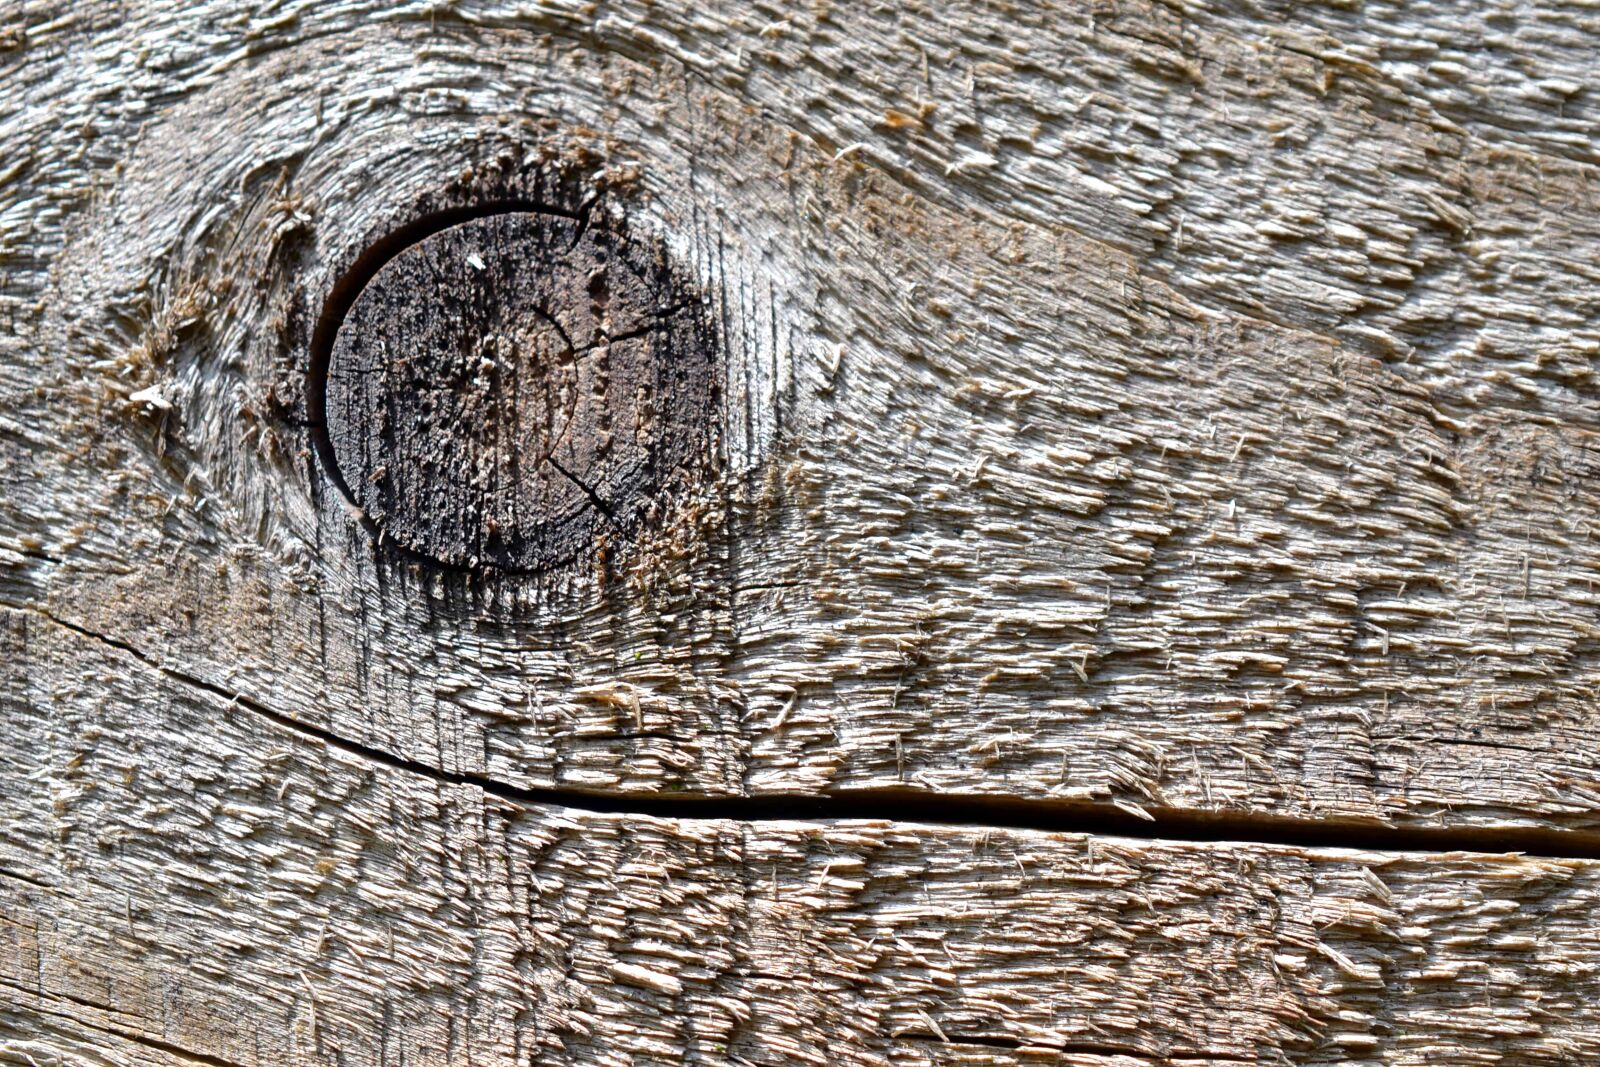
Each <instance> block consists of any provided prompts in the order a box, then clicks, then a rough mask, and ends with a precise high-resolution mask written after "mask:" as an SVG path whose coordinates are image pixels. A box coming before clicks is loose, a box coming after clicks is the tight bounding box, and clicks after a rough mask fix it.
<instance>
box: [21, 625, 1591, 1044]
mask: <svg viewBox="0 0 1600 1067" xmlns="http://www.w3.org/2000/svg"><path fill="white" fill-rule="evenodd" d="M0 653H3V657H0V659H3V662H4V663H5V664H6V666H5V672H6V674H5V689H4V693H5V696H4V697H3V700H4V715H5V722H6V724H7V729H8V731H9V734H10V737H11V741H10V742H8V744H6V745H5V746H3V747H0V780H3V781H4V782H5V783H6V784H7V788H5V789H4V790H0V872H3V873H0V985H4V986H5V987H6V990H7V995H6V996H5V997H0V1050H4V1051H3V1052H0V1056H3V1055H10V1056H11V1057H12V1061H13V1062H22V1063H26V1062H28V1061H27V1060H25V1059H23V1060H20V1061H19V1060H18V1059H17V1057H18V1056H20V1055H22V1053H23V1052H25V1051H26V1050H27V1049H28V1048H29V1047H37V1046H38V1045H39V1043H42V1044H43V1047H44V1048H45V1049H48V1050H51V1051H53V1053H55V1054H58V1055H59V1056H61V1057H62V1062H67V1063H74V1064H77V1063H85V1062H87V1063H94V1064H99V1063H117V1062H129V1060H128V1053H126V1051H123V1050H126V1049H127V1048H129V1047H130V1045H138V1044H140V1043H143V1044H145V1045H146V1046H149V1047H151V1048H153V1051H152V1052H150V1053H149V1054H148V1056H147V1057H145V1058H139V1057H138V1056H137V1055H135V1056H134V1058H133V1060H132V1062H139V1063H149V1062H155V1063H179V1064H183V1063H186V1062H191V1061H195V1060H198V1061H200V1062H204V1063H208V1064H215V1063H217V1062H219V1061H220V1062H223V1063H228V1064H236V1065H239V1067H256V1065H258V1064H278V1063H338V1064H341V1065H342V1067H360V1065H366V1064H379V1063H396V1062H405V1063H408V1064H414V1065H427V1064H467V1063H478V1064H486V1063H493V1064H500V1063H527V1062H530V1061H531V1062H537V1063H541V1064H565V1063H586V1064H602V1063H606V1064H610V1063H618V1064H620V1063H641V1064H642V1063H682V1062H687V1063H708V1064H710V1063H716V1064H721V1063H760V1064H803V1063H813V1064H886V1063H892V1064H933V1063H1065V1064H1074V1065H1094V1067H1131V1065H1133V1064H1149V1063H1160V1064H1173V1065H1184V1067H1198V1065H1199V1064H1207V1065H1228V1067H1232V1065H1236V1064H1242V1063H1297V1064H1325V1063H1373V1064H1434V1063H1452V1064H1470V1063H1486V1064H1487V1063H1495V1064H1502V1065H1508V1067H1509V1065H1518V1067H1520V1065H1531V1064H1544V1063H1573V1062H1585V1061H1586V1060H1588V1059H1590V1058H1592V1057H1594V1056H1595V1055H1597V1054H1600V1023H1597V1021H1596V1020H1595V1018H1594V1016H1593V1013H1592V1011H1591V1006H1592V1004H1593V1003H1594V1002H1595V998H1596V996H1597V995H1600V957H1597V955H1596V941H1595V935H1594V931H1595V929H1596V926H1597V923H1596V920H1597V918H1600V915H1597V912H1596V909H1597V907H1600V905H1597V903H1596V902H1597V900H1600V893H1597V884H1596V882H1597V879H1600V864H1596V863H1595V862H1593V861H1586V860H1560V859H1539V858H1525V857H1518V856H1511V855H1505V856H1486V855H1471V854H1463V853H1454V854H1426V853H1408V854H1380V853H1371V852H1358V851H1350V850H1322V849H1297V848H1290V847H1282V846H1265V845H1252V844H1242V843H1214V844H1204V843H1175V842H1159V841H1136V840H1130V839H1122V838H1096V837H1092V836H1086V835H1081V834H1072V833H1039V832H1027V831H1007V830H995V829H991V828H985V827H962V826H950V825H946V826H928V825H921V826H911V825H897V824H892V823H885V822H881V821H871V822H868V821H850V820H833V821H827V822H807V821H773V822H763V823H748V822H738V821H732V820H704V819H659V818H649V817H641V816H629V815H616V814H613V815H601V814H596V813H591V812H583V811H578V810H573V809H563V808H560V807H549V806H528V805H522V804H517V803H513V802H508V801H506V800H504V799H501V798H498V797H495V796H490V795H486V794H485V793H484V792H483V791H482V790H481V789H478V788H476V787H471V786H466V785H461V784H455V783H449V782H443V781H440V780H438V779H435V778H431V777H428V776H425V775H419V774H414V773H410V772H406V771H402V770H397V769H395V768H392V767H389V766H385V765H382V764H378V763H374V762H373V761H371V760H370V759H367V758H366V757H364V756H362V755H360V754H359V753H356V752H354V751H352V750H351V749H349V748H348V747H341V746H330V745H327V744H325V743H323V742H320V741H316V740H314V739H309V738H307V737H306V736H305V735H303V734H302V733H300V732H298V731H296V730H293V729H288V728H284V727H282V726H279V725H275V724H273V723H271V722H268V721H266V720H264V719H263V718H262V717H261V716H260V714H259V713H257V712H255V711H253V710H251V709H249V708H248V707H245V706H243V705H240V704H237V703H233V702H230V701H228V700H226V699H224V698H223V697H221V696H219V695H217V694H214V693H211V692H209V691H208V690H206V689H204V688H203V687H198V686H196V685H194V684H192V683H187V682H184V681H183V680H181V679H180V678H178V677H176V676H174V675H173V674H171V673H168V672H160V671H156V670H153V669H151V668H149V667H147V666H145V665H143V664H142V663H140V662H139V661H138V660H137V659H135V658H134V657H132V656H131V655H129V654H127V653H125V652H123V651H122V650H120V649H116V648H114V647H111V646H108V645H106V644H105V643H104V642H102V641H100V640H97V639H94V638H90V637H87V636H84V635H80V634H76V633H73V632H71V631H68V630H66V629H65V628H63V627H61V626H59V625H58V624H55V623H52V622H50V621H49V620H47V619H44V618H42V617H40V616H39V615H37V614H35V613H23V612H7V613H5V615H4V620H3V627H0ZM28 1042H33V1043H34V1045H33V1046H30V1045H28V1044H27V1043H28ZM0 1062H6V1061H5V1060H3V1059H0ZM40 1062H50V1061H48V1060H41V1061H40Z"/></svg>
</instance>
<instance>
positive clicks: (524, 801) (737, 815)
mask: <svg viewBox="0 0 1600 1067" xmlns="http://www.w3.org/2000/svg"><path fill="white" fill-rule="evenodd" d="M33 610H34V611H36V612H38V614H40V615H42V616H43V617H45V618H47V619H49V620H50V621H52V622H54V623H55V624H56V625H58V626H61V627H62V628H64V629H67V630H71V631H72V632H73V633H76V634H80V635H82V636H84V637H87V638H89V639H91V640H94V641H98V642H100V643H101V644H104V645H107V646H109V647H111V648H115V649H118V650H119V651H122V652H125V653H127V654H128V655H130V656H133V657H134V658H135V659H137V660H139V661H140V662H142V663H144V664H145V665H147V666H149V667H151V668H152V669H154V670H158V671H160V672H161V673H162V674H164V675H166V676H167V677H169V678H171V679H173V680H175V681H178V682H181V683H182V684H184V685H186V686H189V687H191V688H193V689H196V690H199V691H202V692H206V693H209V694H211V695H213V696H215V697H217V698H219V699H222V700H225V701H227V702H228V703H229V704H230V705H234V706H237V707H240V708H243V709H245V710H247V711H249V712H251V713H253V714H255V715H258V716H260V717H261V718H263V719H266V720H268V721H269V722H272V723H273V724H275V725H277V726H279V727H281V728H282V729H284V730H288V731H291V732H293V733H295V734H298V735H300V736H301V737H304V738H309V739H313V740H316V741H319V742H321V743H323V744H325V745H327V746H329V747H331V748H335V749H338V750H340V751H342V752H346V753H349V754H351V755H354V756H358V757H360V758H361V759H364V760H368V761H370V762H372V763H376V764H381V765H383V766H386V767H391V768H393V769H395V770H398V771H404V772H406V773H409V774H415V775H419V776H421V777H425V778H430V779H433V780H434V781H438V782H447V783H450V784H453V785H471V786H476V787H477V788H479V789H482V790H483V791H484V792H485V793H487V794H490V795H491V796H495V797H499V798H501V799H503V800H506V801H509V802H511V803H515V804H520V805H532V806H557V807H565V808H571V809H574V810H577V811H589V812H595V813H598V814H625V815H641V816H648V817H653V818H663V819H722V820H733V821H741V822H766V821H783V820H805V821H836V820H862V821H870V822H896V823H902V824H906V825H912V826H971V827H981V828H983V829H993V830H1015V831H1045V832H1051V833H1068V834H1085V835H1096V836H1111V837H1125V838H1136V839H1139V840H1146V841H1161V840H1164V841H1193V842H1200V843H1208V844H1221V843H1225V842H1229V843H1236V844H1250V845H1272V846H1282V847H1288V848H1345V849H1359V850H1362V851H1369V852H1390V853H1400V852H1424V853H1446V852H1475V853H1490V854H1496V853H1523V854H1526V855H1530V856H1547V857H1553V858H1561V859H1583V860H1600V831H1595V830H1587V829H1573V830H1563V829H1555V828H1552V827H1546V826H1529V827H1488V826H1419V825H1404V826H1397V825H1393V824H1389V823H1384V822H1381V821H1379V820H1377V819H1359V818H1327V819H1306V818H1301V817H1297V816H1289V815H1272V814H1263V813H1259V812H1249V811H1238V810H1216V811H1200V810H1195V809H1191V808H1166V807H1151V808H1146V809H1144V810H1145V812H1146V814H1147V815H1148V818H1140V817H1139V816H1137V815H1134V814H1131V813H1129V812H1126V811H1123V810H1121V809H1119V808H1117V807H1115V806H1113V805H1112V804H1109V803H1100V802H1084V801H1066V800H1052V799H1049V798H1037V799H1028V798H1019V797H1012V796H1004V795H989V794H979V793H965V794H959V793H933V792H925V791H922V790H918V789H913V788H909V787H898V786H896V787H871V788H859V789H842V790H839V791H837V792H834V793H830V794H824V795H816V794H793V793H767V794H761V795H757V796H748V795H747V796H711V795H705V794H697V793H670V794H667V793H640V794H628V795H622V794H616V793H600V792H593V791H589V790H585V789H581V788H572V787H559V786H557V787H543V788H525V787H520V786H513V785H508V784H506V783H505V782H501V781H498V780H496V779H494V778H490V777H488V776H486V775H482V774H472V773H461V772H451V771H443V770H440V769H439V768H437V767H432V766H429V765H428V764H425V763H421V762H419V761H417V760H413V759H408V758H406V757H404V756H398V755H395V754H394V753H391V752H387V751H385V750H383V749H380V748H374V747H371V746H369V745H363V744H359V743H357V742H354V741H351V740H348V739H347V738H344V737H341V736H339V735H338V734H336V733H333V732H332V731H330V730H326V729H324V728H322V727H320V726H314V725H311V724H310V723H305V722H301V721H299V720H298V719H294V718H292V717H290V716H289V715H286V714H284V713H282V712H279V711H275V710H273V709H272V708H270V707H267V706H266V705H265V704H262V703H261V702H260V701H257V700H255V699H253V698H252V697H248V696H245V695H244V694H242V693H237V692H233V691H231V690H229V689H225V688H224V687H222V686H220V685H216V684H214V683H212V682H208V681H206V680H204V679H202V678H198V677H196V676H194V675H192V674H189V673H187V672H185V671H181V670H178V669H177V668H175V667H170V666H166V665H164V664H161V663H158V662H156V661H155V660H153V659H151V658H150V657H148V656H146V655H145V654H144V653H142V652H140V651H139V650H138V649H136V648H134V647H133V646H132V645H130V644H128V643H127V642H125V641H120V640H118V639H117V638H114V637H109V636H106V635H104V634H100V633H96V632H95V631H93V630H90V629H88V628H86V627H83V626H79V625H77V624H75V623H71V622H68V621H66V620H65V619H61V618H58V617H56V616H55V615H52V614H50V613H48V612H46V611H44V610H43V609H40V608H38V607H36V606H35V607H33Z"/></svg>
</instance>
